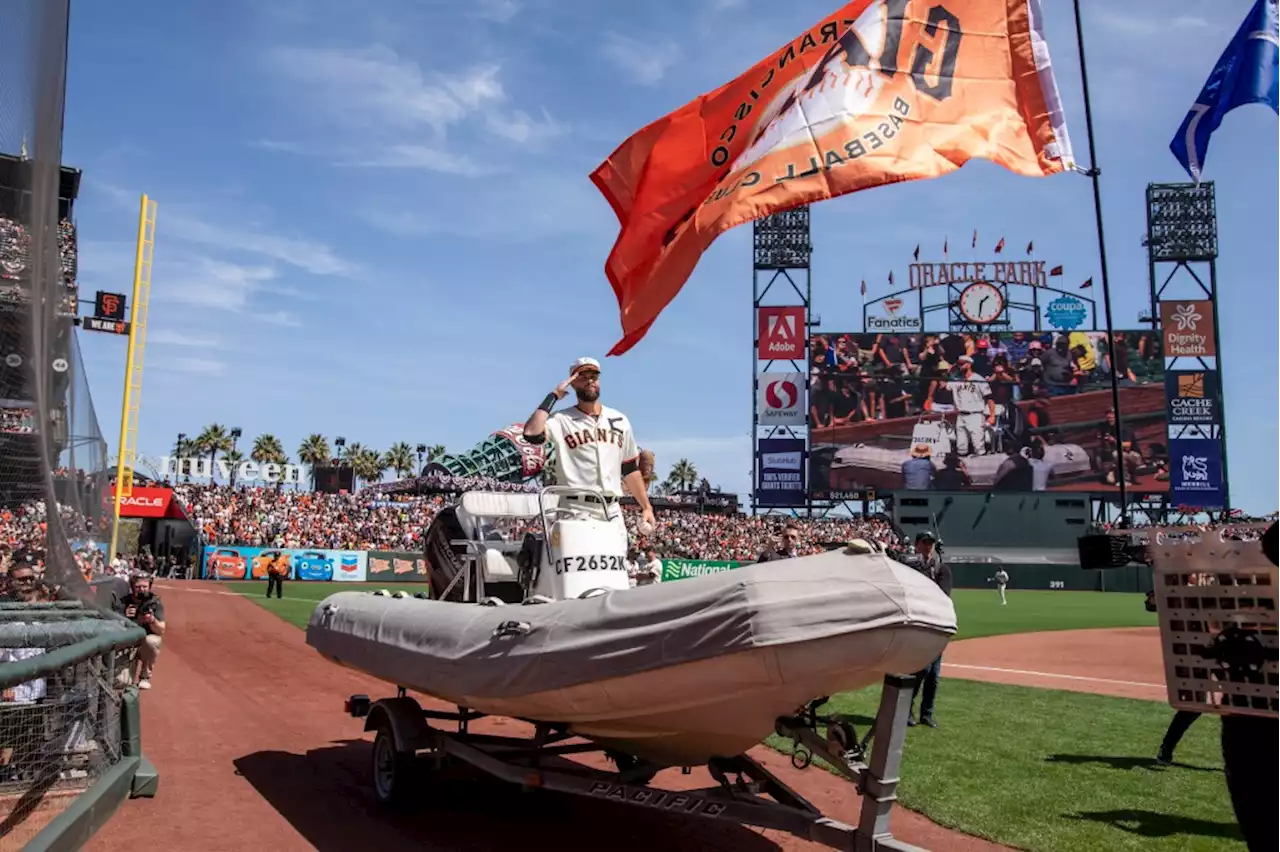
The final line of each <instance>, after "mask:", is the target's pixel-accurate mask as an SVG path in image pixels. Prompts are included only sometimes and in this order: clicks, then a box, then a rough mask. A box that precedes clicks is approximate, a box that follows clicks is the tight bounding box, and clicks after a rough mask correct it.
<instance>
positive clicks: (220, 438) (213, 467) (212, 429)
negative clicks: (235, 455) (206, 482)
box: [195, 423, 235, 478]
mask: <svg viewBox="0 0 1280 852" xmlns="http://www.w3.org/2000/svg"><path fill="white" fill-rule="evenodd" d="M233 447H235V441H233V440H231V435H230V434H228V432H227V427H225V426H223V425H222V424H220V423H211V424H209V425H208V426H206V427H204V431H202V432H201V433H200V435H199V436H198V437H197V438H196V440H195V450H196V454H197V455H203V454H204V453H208V454H209V467H210V470H209V476H210V477H211V478H216V477H217V471H218V468H217V461H218V453H219V452H222V453H224V454H225V453H228V452H230V451H231V449H232V448H233Z"/></svg>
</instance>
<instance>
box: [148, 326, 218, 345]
mask: <svg viewBox="0 0 1280 852" xmlns="http://www.w3.org/2000/svg"><path fill="white" fill-rule="evenodd" d="M147 345H148V346H186V347H190V348H192V349H213V348H215V347H216V346H217V345H218V340H217V338H214V337H204V336H201V335H199V334H191V333H189V332H181V333H179V332H176V331H170V330H169V329H167V328H158V329H156V330H154V331H151V330H148V331H147Z"/></svg>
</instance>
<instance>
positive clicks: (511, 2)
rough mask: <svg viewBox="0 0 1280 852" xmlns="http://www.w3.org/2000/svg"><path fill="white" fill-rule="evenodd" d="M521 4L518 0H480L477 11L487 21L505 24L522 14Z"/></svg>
mask: <svg viewBox="0 0 1280 852" xmlns="http://www.w3.org/2000/svg"><path fill="white" fill-rule="evenodd" d="M520 8H521V6H520V4H519V3H518V2H516V0H478V2H476V12H477V13H478V14H479V15H480V17H482V18H484V19H485V20H486V21H493V22H495V23H499V24H505V23H506V22H507V21H509V20H511V19H512V18H514V17H515V16H516V15H518V14H520Z"/></svg>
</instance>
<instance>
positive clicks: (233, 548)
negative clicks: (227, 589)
mask: <svg viewBox="0 0 1280 852" xmlns="http://www.w3.org/2000/svg"><path fill="white" fill-rule="evenodd" d="M368 570H369V554H368V553H366V552H365V551H363V550H320V549H314V548H291V547H247V546H242V545H238V544H235V545H223V546H219V547H212V546H211V547H206V548H205V549H204V574H203V576H205V577H208V578H210V579H213V580H265V579H267V577H268V576H269V575H270V574H272V573H280V574H282V575H283V576H284V577H285V578H286V579H291V580H314V581H319V582H325V581H330V580H332V581H334V582H339V583H362V582H364V581H365V575H366V574H367V572H368Z"/></svg>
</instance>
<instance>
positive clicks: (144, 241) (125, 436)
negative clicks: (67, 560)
mask: <svg viewBox="0 0 1280 852" xmlns="http://www.w3.org/2000/svg"><path fill="white" fill-rule="evenodd" d="M155 234H156V203H155V202H154V201H152V200H151V199H150V198H148V197H147V195H146V193H143V195H142V204H141V205H140V209H139V211H138V247H137V253H136V255H135V256H134V262H133V317H132V322H131V323H130V324H129V347H128V352H127V354H126V355H125V366H124V399H123V400H122V401H121V404H120V444H119V452H118V453H117V454H116V455H117V458H116V486H115V497H114V498H113V499H112V501H111V505H112V508H111V511H112V517H111V549H110V550H109V551H108V553H107V558H108V559H114V558H115V554H116V546H117V545H118V544H119V541H120V501H121V500H123V499H124V498H125V497H131V496H133V466H134V457H135V453H136V451H137V446H136V442H137V437H138V412H139V404H140V403H141V400H142V356H143V352H144V351H145V350H146V344H147V305H148V304H149V303H150V301H151V258H152V255H153V254H154V252H155Z"/></svg>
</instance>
